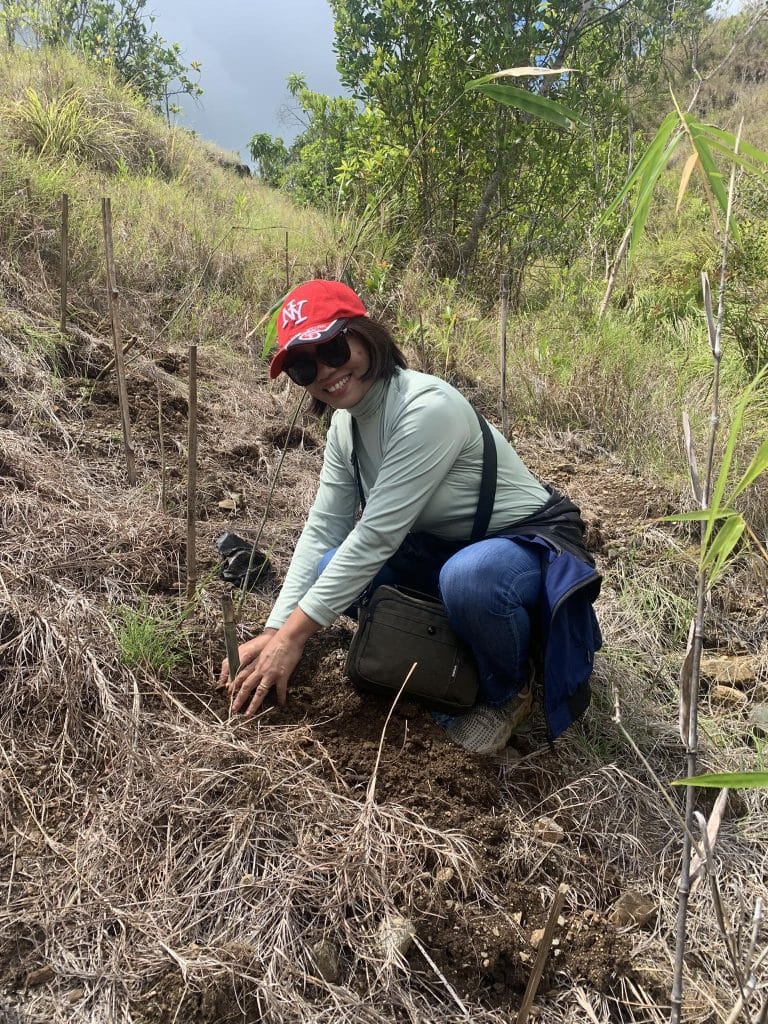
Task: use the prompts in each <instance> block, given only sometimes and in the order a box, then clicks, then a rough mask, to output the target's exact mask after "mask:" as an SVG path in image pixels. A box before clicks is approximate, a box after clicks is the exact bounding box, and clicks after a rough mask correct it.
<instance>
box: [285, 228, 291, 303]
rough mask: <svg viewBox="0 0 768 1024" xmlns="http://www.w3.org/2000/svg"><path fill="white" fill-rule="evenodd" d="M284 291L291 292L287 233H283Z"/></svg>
mask: <svg viewBox="0 0 768 1024" xmlns="http://www.w3.org/2000/svg"><path fill="white" fill-rule="evenodd" d="M285 290H286V291H287V292H288V291H290V290H291V268H290V266H289V264H288V232H287V231H286V232H285Z"/></svg>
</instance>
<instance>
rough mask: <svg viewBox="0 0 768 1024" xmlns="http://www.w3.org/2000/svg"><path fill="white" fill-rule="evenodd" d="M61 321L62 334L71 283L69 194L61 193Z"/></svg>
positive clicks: (64, 328) (65, 331) (65, 325)
mask: <svg viewBox="0 0 768 1024" xmlns="http://www.w3.org/2000/svg"><path fill="white" fill-rule="evenodd" d="M60 282H61V322H60V324H59V327H60V329H61V333H62V334H66V333H67V286H68V283H69V196H68V195H67V194H66V192H63V193H62V195H61V271H60Z"/></svg>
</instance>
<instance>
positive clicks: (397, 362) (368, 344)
mask: <svg viewBox="0 0 768 1024" xmlns="http://www.w3.org/2000/svg"><path fill="white" fill-rule="evenodd" d="M345 330H347V331H349V332H350V334H354V335H355V337H356V338H357V339H358V340H359V341H360V342H361V343H362V345H363V347H364V348H365V350H366V352H367V353H368V358H369V360H370V363H371V365H370V366H369V367H368V371H367V373H366V374H365V375H364V376H363V377H362V378H361V380H389V378H390V377H394V375H395V374H396V373H397V372H398V370H404V369H406V367H407V366H408V364H407V363H406V361H405V356H404V355H403V353H402V352H401V351H400V349H399V348H398V346H397V344H396V343H395V339H394V338H393V337H392V335H391V334H390V333H389V330H388V329H387V328H386V327H385V326H384V324H382V323H379V321H378V320H371V318H370V317H367V316H356V317H353V318H352V319H351V320H349V321H348V323H347V326H346V328H345ZM327 408H328V407H327V405H326V404H325V402H321V401H320V399H319V398H313V399H312V402H311V404H310V407H309V411H310V412H312V413H314V414H315V415H316V416H322V414H323V413H324V412H325V410H326V409H327Z"/></svg>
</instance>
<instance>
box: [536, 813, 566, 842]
mask: <svg viewBox="0 0 768 1024" xmlns="http://www.w3.org/2000/svg"><path fill="white" fill-rule="evenodd" d="M533 831H534V834H535V835H537V836H538V837H539V839H541V840H543V841H544V842H545V843H561V842H562V841H563V838H564V837H565V829H564V828H563V827H562V825H558V823H557V822H556V821H555V820H554V819H553V818H547V817H542V818H539V819H538V820H537V821H535V822H534V825H533Z"/></svg>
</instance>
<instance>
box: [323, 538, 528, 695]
mask: <svg viewBox="0 0 768 1024" xmlns="http://www.w3.org/2000/svg"><path fill="white" fill-rule="evenodd" d="M334 554H335V548H334V549H333V550H331V551H328V552H326V554H325V555H323V557H322V558H321V560H320V563H319V564H318V575H320V573H321V572H322V571H323V570H324V569H325V568H326V566H327V565H328V563H329V562H330V560H331V559H332V558H333V556H334ZM398 583H403V581H402V580H401V579H399V577H398V575H397V573H395V572H394V571H393V570H392V568H391V567H390V566H389V565H388V564H386V563H385V564H384V566H382V568H381V569H380V570H379V572H378V573H377V575H376V577H375V578H374V580H373V586H374V587H379V586H382V585H384V584H389V585H393V584H398ZM406 585H407V584H406ZM541 588H542V567H541V557H540V555H539V553H538V550H537V549H536V548H535V547H534V546H532V545H530V544H520V543H518V542H517V541H515V540H512V539H511V538H509V537H492V538H490V539H489V540H481V541H478V542H477V543H476V544H468V545H467V546H466V547H464V548H461V550H460V551H458V552H456V554H454V555H451V556H450V558H448V560H447V561H446V562H444V563H443V565H442V568H441V569H440V570H439V593H440V597H441V598H442V601H443V604H444V605H445V610H446V614H447V615H448V621H449V622H450V624H451V626H452V627H453V629H454V630H455V631H456V633H457V634H458V635H459V636H460V637H461V638H462V640H464V642H465V643H466V644H468V645H469V647H471V649H472V652H473V654H474V656H475V660H476V661H477V666H478V673H479V676H480V690H479V694H478V701H480V702H482V703H484V704H490V705H492V706H498V705H500V704H504V703H505V702H506V701H508V700H509V699H510V698H511V697H513V696H514V695H515V694H516V693H517V692H518V691H519V690H520V689H521V688H522V687H524V686H525V685H526V684H527V682H528V680H529V677H530V668H529V662H528V658H529V650H530V640H531V614H532V612H533V610H534V609H535V607H536V604H537V602H538V600H539V597H540V595H541ZM347 613H348V614H354V613H355V609H353V608H350V609H348V610H347Z"/></svg>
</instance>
